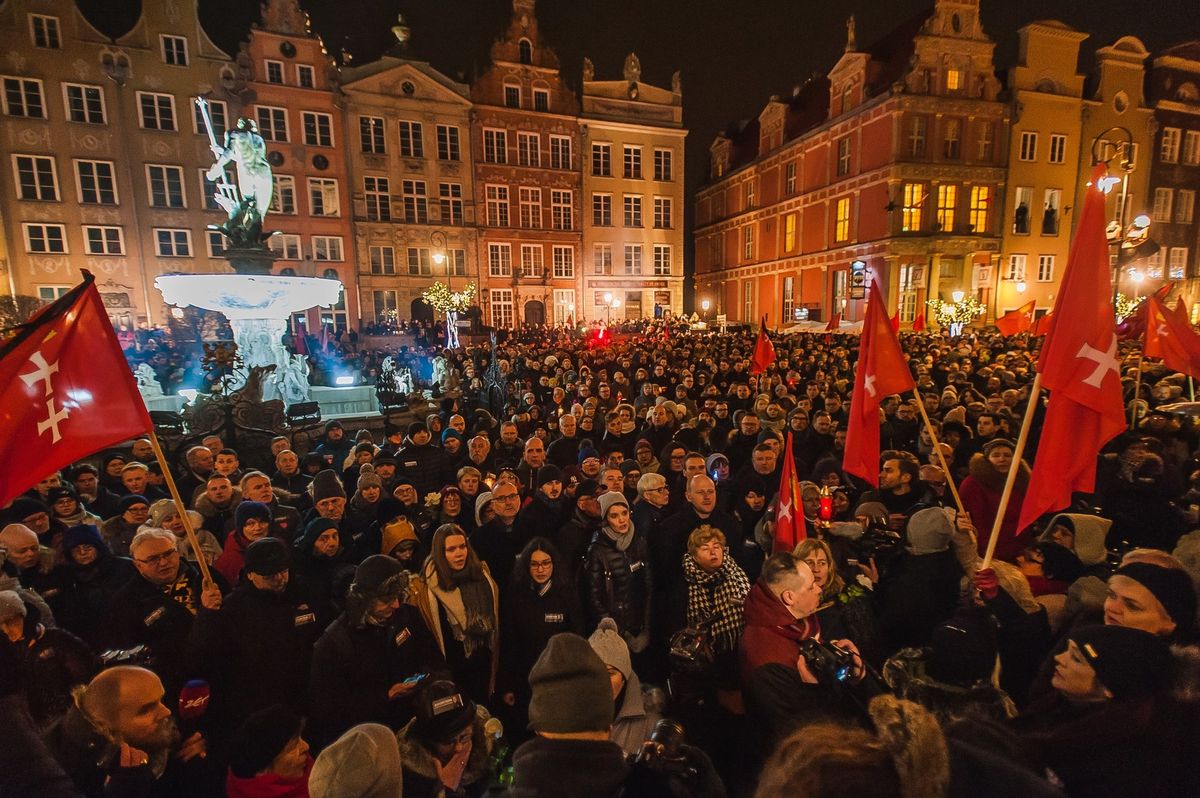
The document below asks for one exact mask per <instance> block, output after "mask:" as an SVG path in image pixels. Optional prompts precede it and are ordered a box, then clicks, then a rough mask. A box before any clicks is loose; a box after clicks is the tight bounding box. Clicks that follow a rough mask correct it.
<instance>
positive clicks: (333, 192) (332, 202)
mask: <svg viewBox="0 0 1200 798" xmlns="http://www.w3.org/2000/svg"><path fill="white" fill-rule="evenodd" d="M341 205H342V203H341V198H340V196H339V192H338V183H337V181H336V180H334V179H333V178H331V177H310V178H309V179H308V212H309V214H310V215H312V216H341V215H342V208H341Z"/></svg>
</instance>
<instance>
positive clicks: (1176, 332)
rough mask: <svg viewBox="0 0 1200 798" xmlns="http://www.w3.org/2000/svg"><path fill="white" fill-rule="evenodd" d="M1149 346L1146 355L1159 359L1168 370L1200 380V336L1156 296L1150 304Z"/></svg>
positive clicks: (1147, 338)
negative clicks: (1199, 378)
mask: <svg viewBox="0 0 1200 798" xmlns="http://www.w3.org/2000/svg"><path fill="white" fill-rule="evenodd" d="M1146 314H1147V315H1146V344H1145V348H1144V349H1143V354H1144V355H1145V356H1146V357H1152V358H1158V359H1161V360H1162V361H1163V362H1164V363H1166V365H1167V368H1170V369H1174V370H1175V371H1179V372H1182V373H1184V374H1187V375H1188V376H1190V377H1200V335H1198V334H1197V333H1196V331H1195V330H1193V329H1192V327H1191V325H1190V324H1188V323H1187V322H1186V321H1181V320H1180V318H1179V314H1178V312H1176V311H1174V310H1169V309H1168V308H1167V307H1166V306H1165V305H1163V304H1162V303H1161V302H1159V300H1158V297H1156V296H1152V297H1149V298H1148V299H1147V300H1146Z"/></svg>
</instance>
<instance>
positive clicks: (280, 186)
mask: <svg viewBox="0 0 1200 798" xmlns="http://www.w3.org/2000/svg"><path fill="white" fill-rule="evenodd" d="M271 179H272V180H273V181H274V183H275V185H274V187H273V189H272V191H271V205H270V207H269V208H268V210H269V212H270V213H278V214H281V215H283V216H295V215H296V178H295V177H294V176H293V175H271ZM284 197H288V198H289V202H288V204H287V205H284V204H283V200H284Z"/></svg>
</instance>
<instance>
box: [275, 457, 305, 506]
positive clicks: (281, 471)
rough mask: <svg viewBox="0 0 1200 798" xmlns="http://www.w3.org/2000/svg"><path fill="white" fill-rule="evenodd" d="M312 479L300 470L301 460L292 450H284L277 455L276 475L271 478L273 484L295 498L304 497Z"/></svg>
mask: <svg viewBox="0 0 1200 798" xmlns="http://www.w3.org/2000/svg"><path fill="white" fill-rule="evenodd" d="M310 482H312V477H310V476H309V475H308V474H305V473H303V472H302V471H301V470H300V458H299V457H297V456H296V453H295V452H293V451H292V450H291V449H284V450H283V451H282V452H280V453H279V454H277V455H275V473H274V474H273V475H272V476H271V484H272V485H274V486H275V487H277V488H282V489H283V490H286V491H287V492H288V493H291V494H293V495H295V496H303V495H304V492H305V489H306V488H308V483H310Z"/></svg>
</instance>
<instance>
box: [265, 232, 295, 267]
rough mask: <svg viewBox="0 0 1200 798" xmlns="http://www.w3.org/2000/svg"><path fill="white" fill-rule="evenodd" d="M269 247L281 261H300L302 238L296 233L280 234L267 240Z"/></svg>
mask: <svg viewBox="0 0 1200 798" xmlns="http://www.w3.org/2000/svg"><path fill="white" fill-rule="evenodd" d="M267 245H268V246H269V247H270V248H271V251H272V252H273V253H275V257H277V258H279V259H280V260H300V257H301V254H302V253H301V251H300V236H298V235H296V234H294V233H280V234H278V235H273V236H271V237H270V238H268V239H267Z"/></svg>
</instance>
